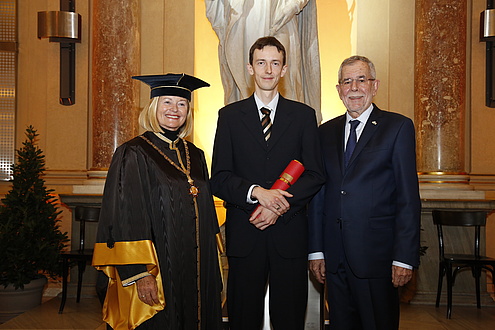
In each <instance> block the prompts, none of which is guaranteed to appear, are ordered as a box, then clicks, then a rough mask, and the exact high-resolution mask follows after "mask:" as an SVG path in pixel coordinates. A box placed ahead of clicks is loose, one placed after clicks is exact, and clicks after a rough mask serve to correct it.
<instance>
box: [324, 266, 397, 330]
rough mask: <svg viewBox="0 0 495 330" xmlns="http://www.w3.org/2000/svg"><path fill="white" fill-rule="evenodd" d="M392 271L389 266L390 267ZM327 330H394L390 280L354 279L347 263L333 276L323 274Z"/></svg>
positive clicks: (393, 291)
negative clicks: (328, 326) (327, 317)
mask: <svg viewBox="0 0 495 330" xmlns="http://www.w3.org/2000/svg"><path fill="white" fill-rule="evenodd" d="M390 268H392V265H390ZM327 290H328V305H329V309H330V329H333V330H396V329H398V328H399V312H400V306H399V294H398V290H397V288H394V286H393V284H392V275H390V278H373V279H367V278H364V279H363V278H358V277H356V276H355V275H354V274H353V273H352V271H351V270H350V268H349V265H348V264H347V262H341V264H340V266H339V268H338V270H337V273H327Z"/></svg>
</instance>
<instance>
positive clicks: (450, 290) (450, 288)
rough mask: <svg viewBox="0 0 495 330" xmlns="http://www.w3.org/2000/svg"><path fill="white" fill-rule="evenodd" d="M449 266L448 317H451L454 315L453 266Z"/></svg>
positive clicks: (447, 270) (447, 271)
mask: <svg viewBox="0 0 495 330" xmlns="http://www.w3.org/2000/svg"><path fill="white" fill-rule="evenodd" d="M446 266H448V269H446V274H447V318H448V319H450V318H451V317H452V282H453V281H452V280H453V279H452V266H451V265H446Z"/></svg>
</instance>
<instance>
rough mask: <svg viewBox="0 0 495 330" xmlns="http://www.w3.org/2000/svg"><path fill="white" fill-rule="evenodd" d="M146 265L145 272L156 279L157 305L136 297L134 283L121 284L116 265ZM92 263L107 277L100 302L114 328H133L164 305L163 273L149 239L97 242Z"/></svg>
mask: <svg viewBox="0 0 495 330" xmlns="http://www.w3.org/2000/svg"><path fill="white" fill-rule="evenodd" d="M132 264H141V265H146V267H147V269H148V273H150V274H151V275H153V276H154V277H155V279H156V284H157V287H158V299H159V301H160V303H159V304H158V305H154V306H150V305H148V304H145V303H144V302H142V301H141V300H140V299H139V297H138V291H137V286H136V285H135V284H134V285H129V286H123V285H122V283H121V279H120V277H119V274H118V272H117V269H116V268H115V266H119V265H132ZM93 266H94V267H95V268H96V269H98V270H101V271H103V272H104V273H105V274H106V275H107V276H108V278H109V280H108V281H109V282H108V290H107V295H106V297H105V302H104V303H103V320H104V321H105V322H107V323H108V324H109V325H110V326H111V327H112V328H113V329H114V330H121V329H135V328H136V327H138V326H139V325H140V324H141V323H143V322H144V321H146V320H148V319H150V318H152V317H153V316H154V315H155V314H156V313H158V312H159V311H161V310H163V309H164V308H165V295H164V292H163V284H162V277H161V274H160V267H159V266H158V257H157V255H156V251H155V246H154V245H153V242H151V241H150V240H142V241H130V242H115V245H114V247H113V248H109V247H108V246H107V243H96V244H95V249H94V254H93Z"/></svg>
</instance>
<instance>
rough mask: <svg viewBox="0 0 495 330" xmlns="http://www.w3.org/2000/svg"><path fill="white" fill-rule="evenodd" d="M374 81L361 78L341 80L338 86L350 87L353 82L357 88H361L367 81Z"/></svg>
mask: <svg viewBox="0 0 495 330" xmlns="http://www.w3.org/2000/svg"><path fill="white" fill-rule="evenodd" d="M374 80H375V79H373V78H363V77H361V78H356V79H352V78H347V79H344V80H342V81H341V82H340V84H341V85H343V86H350V85H351V84H352V82H353V81H355V82H356V84H357V85H358V86H363V85H364V84H366V83H367V82H368V81H374Z"/></svg>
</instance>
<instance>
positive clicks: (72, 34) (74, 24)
mask: <svg viewBox="0 0 495 330" xmlns="http://www.w3.org/2000/svg"><path fill="white" fill-rule="evenodd" d="M38 38H39V39H41V38H49V39H50V41H52V42H68V43H73V42H81V15H79V14H77V13H74V12H70V11H39V12H38Z"/></svg>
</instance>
